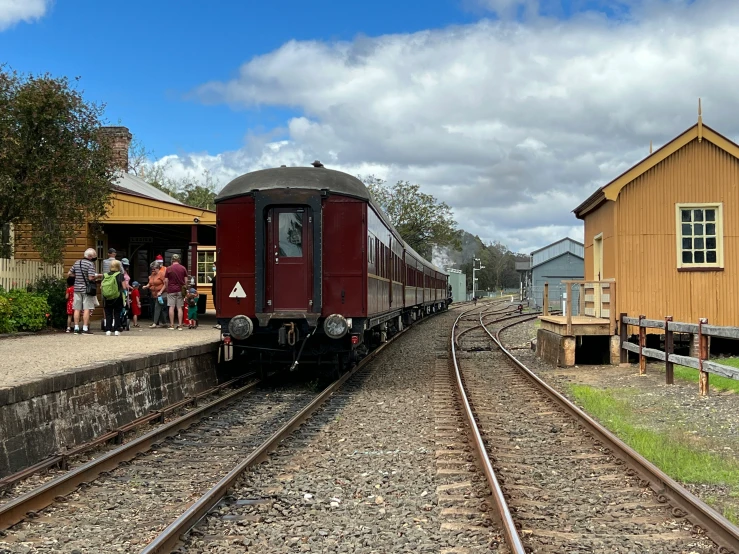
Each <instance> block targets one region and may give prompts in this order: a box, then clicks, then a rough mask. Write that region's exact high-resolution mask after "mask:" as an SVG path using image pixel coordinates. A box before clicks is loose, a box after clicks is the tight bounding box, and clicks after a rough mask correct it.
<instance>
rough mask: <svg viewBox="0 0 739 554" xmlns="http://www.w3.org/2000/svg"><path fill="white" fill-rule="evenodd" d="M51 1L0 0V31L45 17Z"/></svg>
mask: <svg viewBox="0 0 739 554" xmlns="http://www.w3.org/2000/svg"><path fill="white" fill-rule="evenodd" d="M50 4H51V0H0V31H3V30H5V29H7V28H8V27H11V26H12V25H14V24H15V23H18V22H19V21H25V22H31V21H33V20H35V19H39V18H41V17H43V16H44V14H45V13H46V10H47V9H48V8H49V6H50Z"/></svg>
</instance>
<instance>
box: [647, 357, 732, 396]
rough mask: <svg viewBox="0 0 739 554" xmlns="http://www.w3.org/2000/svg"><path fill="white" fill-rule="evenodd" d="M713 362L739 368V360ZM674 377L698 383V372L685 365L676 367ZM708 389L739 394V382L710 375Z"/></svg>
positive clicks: (726, 359) (724, 359) (723, 359)
mask: <svg viewBox="0 0 739 554" xmlns="http://www.w3.org/2000/svg"><path fill="white" fill-rule="evenodd" d="M711 361H712V362H716V363H718V364H721V365H728V366H731V367H737V368H739V358H721V359H720V360H718V359H717V360H711ZM662 371H664V366H663V367H662ZM673 371H674V375H675V379H680V380H682V381H690V382H693V383H697V382H698V370H697V369H693V368H692V367H686V366H684V365H675V366H674V370H673ZM708 387H709V390H710V389H717V390H733V391H734V392H738V393H739V381H737V380H736V379H729V378H728V377H721V376H720V375H709V377H708Z"/></svg>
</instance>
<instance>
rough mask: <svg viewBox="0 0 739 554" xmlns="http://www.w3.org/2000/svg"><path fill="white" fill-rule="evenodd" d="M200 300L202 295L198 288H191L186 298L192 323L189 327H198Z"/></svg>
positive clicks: (188, 317)
mask: <svg viewBox="0 0 739 554" xmlns="http://www.w3.org/2000/svg"><path fill="white" fill-rule="evenodd" d="M198 300H200V295H199V294H198V291H197V289H196V288H194V287H193V288H191V289H190V290H189V292H188V293H187V296H185V305H186V306H187V319H188V321H189V322H190V323H189V325H188V327H189V328H190V329H195V328H196V327H197V326H198Z"/></svg>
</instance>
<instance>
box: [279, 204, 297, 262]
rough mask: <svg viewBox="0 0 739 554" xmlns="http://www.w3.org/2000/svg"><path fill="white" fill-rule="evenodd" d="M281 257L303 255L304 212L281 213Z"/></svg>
mask: <svg viewBox="0 0 739 554" xmlns="http://www.w3.org/2000/svg"><path fill="white" fill-rule="evenodd" d="M279 240H280V257H282V258H300V257H302V256H303V214H298V213H284V212H283V213H280V238H279Z"/></svg>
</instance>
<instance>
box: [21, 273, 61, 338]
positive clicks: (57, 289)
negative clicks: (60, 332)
mask: <svg viewBox="0 0 739 554" xmlns="http://www.w3.org/2000/svg"><path fill="white" fill-rule="evenodd" d="M29 290H30V291H31V292H36V293H39V294H43V295H44V296H46V300H47V301H48V303H49V313H50V314H51V325H52V326H53V327H56V328H57V329H65V328H66V327H67V281H66V279H59V278H57V277H53V276H51V275H44V276H43V277H41V278H40V279H38V280H37V281H36V282H35V283H34V284H33V285H32V286H31V287H30V289H29Z"/></svg>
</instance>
